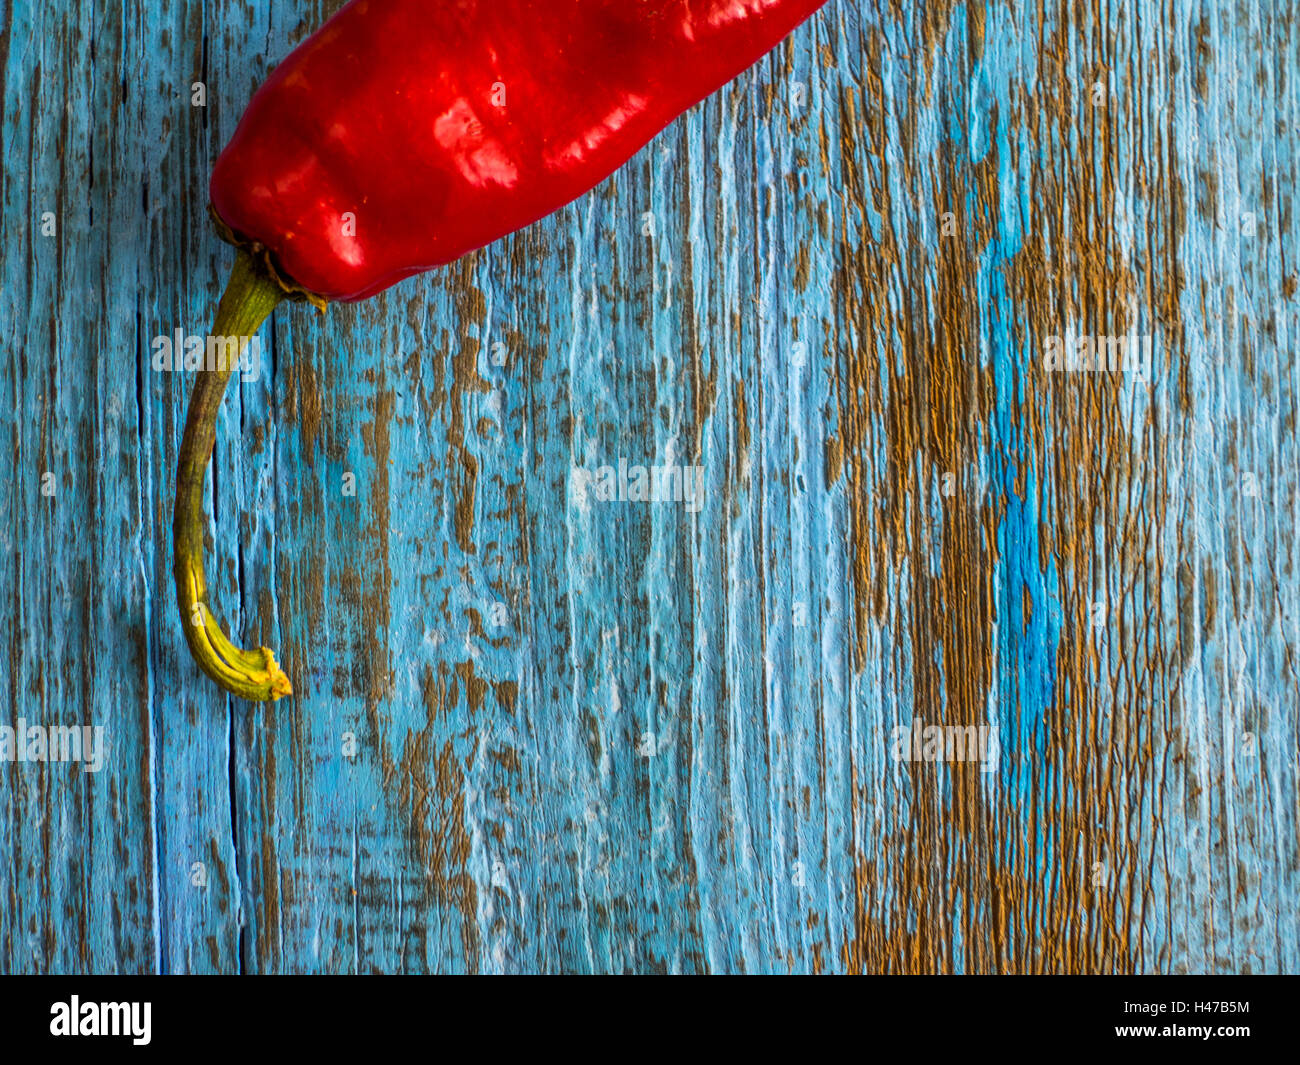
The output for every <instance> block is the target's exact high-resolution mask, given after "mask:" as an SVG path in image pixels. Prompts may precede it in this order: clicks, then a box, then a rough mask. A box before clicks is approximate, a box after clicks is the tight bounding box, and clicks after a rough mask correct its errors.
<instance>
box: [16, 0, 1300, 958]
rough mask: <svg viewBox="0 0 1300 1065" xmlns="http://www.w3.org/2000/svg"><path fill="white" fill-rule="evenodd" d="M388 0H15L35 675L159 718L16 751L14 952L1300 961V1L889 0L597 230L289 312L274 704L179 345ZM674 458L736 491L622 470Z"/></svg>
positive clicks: (766, 82)
mask: <svg viewBox="0 0 1300 1065" xmlns="http://www.w3.org/2000/svg"><path fill="white" fill-rule="evenodd" d="M337 6H338V2H337V0H322V2H317V3H308V2H299V0H294V2H279V3H275V4H271V3H269V2H268V0H254V2H250V3H239V4H219V5H211V4H208V5H205V4H200V3H194V2H190V0H147V2H145V3H142V4H136V5H116V4H94V5H91V4H81V5H79V6H77V5H62V4H50V3H37V2H35V0H4V2H3V3H0V12H3V40H2V42H0V68H2V69H3V72H4V113H3V125H2V127H0V137H2V138H3V160H4V168H3V189H2V192H0V198H2V202H3V221H2V225H3V234H2V235H0V236H2V240H0V248H2V249H3V250H2V251H0V254H2V255H3V265H4V271H3V273H4V284H3V288H0V335H3V336H4V338H5V358H4V361H3V366H0V419H3V424H2V425H0V429H2V430H3V440H4V447H3V450H4V452H5V454H6V456H7V458H6V459H5V460H4V462H3V464H0V511H3V514H4V521H3V523H0V550H2V552H3V554H2V557H0V618H2V619H3V625H4V631H3V635H4V651H3V655H2V656H0V673H2V674H3V676H4V685H3V692H4V695H3V698H4V715H5V716H4V719H3V720H4V721H7V722H8V723H10V724H12V723H14V722H15V721H16V720H17V719H18V718H19V717H23V718H25V719H26V720H27V721H28V722H43V723H54V722H62V723H92V722H93V723H96V724H101V725H103V726H104V727H105V728H106V730H107V734H108V737H109V743H110V751H109V757H108V763H107V765H106V766H105V768H104V769H103V770H102V771H101V772H100V773H99V774H97V775H90V774H86V773H84V772H83V771H82V769H81V768H79V767H77V766H71V765H34V764H30V763H28V764H3V765H0V864H2V865H3V876H2V877H0V970H3V971H20V972H28V971H37V970H42V971H45V970H52V971H61V972H62V971H85V970H94V971H125V972H134V971H150V970H162V971H166V972H213V971H216V972H227V973H230V972H240V971H243V972H283V971H320V972H354V971H360V972H373V971H385V972H387V971H399V972H420V971H427V970H435V971H443V972H462V971H468V972H496V971H532V970H545V971H575V972H583V971H601V972H608V971H614V972H622V971H661V970H666V971H673V972H676V971H696V970H708V971H736V970H744V971H749V972H757V971H787V970H792V971H843V970H849V971H860V970H867V971H901V972H920V971H949V970H955V971H966V972H993V971H998V972H1002V971H1008V972H1018V971H1064V970H1075V971H1105V972H1110V971H1127V970H1141V971H1174V972H1184V971H1191V972H1268V971H1279V970H1291V971H1294V970H1296V969H1297V968H1300V929H1298V926H1297V909H1298V907H1297V902H1298V901H1300V868H1298V867H1297V863H1298V860H1300V824H1298V823H1300V815H1298V809H1297V803H1298V802H1300V787H1298V786H1297V776H1298V774H1300V768H1298V766H1297V714H1298V708H1297V703H1298V702H1300V700H1298V697H1297V686H1298V683H1300V682H1298V679H1297V661H1296V648H1297V643H1298V642H1300V571H1298V570H1297V547H1296V539H1295V529H1296V525H1297V521H1298V519H1300V499H1298V498H1297V465H1298V460H1300V448H1298V446H1297V438H1296V432H1297V405H1298V402H1300V391H1298V390H1300V375H1298V372H1297V369H1296V360H1295V357H1294V349H1295V342H1296V335H1297V328H1298V326H1297V310H1298V307H1297V299H1296V293H1297V282H1298V274H1297V270H1298V267H1297V262H1296V249H1297V247H1300V245H1298V244H1297V241H1296V238H1297V236H1298V234H1297V227H1298V226H1300V217H1298V216H1297V214H1296V211H1295V208H1294V204H1293V190H1294V188H1295V183H1296V178H1297V159H1296V147H1297V123H1300V99H1298V94H1300V85H1298V84H1297V81H1296V78H1297V73H1298V72H1300V71H1298V66H1300V64H1298V62H1297V60H1298V58H1300V56H1298V55H1297V47H1298V44H1300V29H1297V27H1296V25H1295V23H1296V20H1297V17H1298V16H1300V11H1297V8H1296V5H1295V4H1294V3H1293V2H1290V0H1260V2H1258V3H1245V2H1242V3H1232V2H1228V0H1218V2H1217V3H1216V2H1195V0H1093V2H1089V3H1069V2H1066V0H1037V2H1031V3H1018V2H1016V3H1012V2H1001V3H992V4H988V5H981V4H972V5H959V4H954V3H950V2H948V0H941V2H933V3H926V4H921V3H915V4H914V3H910V2H905V0H892V2H886V0H881V2H880V3H874V2H873V3H866V2H863V0H831V2H830V3H829V4H828V6H827V7H826V8H825V9H824V10H823V11H822V12H821V14H819V15H818V16H817V17H815V18H814V19H813V20H812V22H811V23H809V24H808V25H806V26H804V27H803V28H802V29H801V30H800V31H799V32H798V33H797V34H796V35H795V36H794V38H793V39H792V40H791V41H790V42H788V43H787V45H786V46H783V47H782V48H780V49H779V50H778V51H777V52H776V53H774V54H773V55H771V56H769V57H768V58H767V59H766V60H764V61H763V62H762V63H761V64H759V66H758V67H756V68H755V69H754V70H753V71H751V72H750V73H749V74H748V75H746V76H745V77H743V78H741V79H740V80H738V81H737V82H735V83H734V84H733V85H731V86H730V87H728V88H727V89H726V90H724V91H723V92H722V93H720V94H718V95H717V96H715V97H713V98H712V99H710V100H709V101H707V102H706V103H705V104H704V105H703V106H701V107H699V108H697V109H695V110H694V111H692V112H691V113H690V114H689V116H688V117H687V118H685V119H684V120H683V121H681V122H679V123H677V124H676V125H674V126H673V127H671V128H670V129H669V130H668V131H666V132H665V133H664V134H663V135H662V136H661V137H659V138H658V139H657V140H656V141H655V142H654V143H653V144H652V145H651V146H650V147H649V148H647V149H646V150H645V151H644V152H642V153H641V154H640V155H639V156H637V157H636V158H635V159H634V160H633V161H632V162H631V163H629V164H628V165H627V166H626V167H625V168H624V169H623V170H622V171H620V172H619V173H618V174H617V175H616V176H615V177H614V178H613V179H612V180H610V181H609V182H607V183H606V184H604V185H602V186H601V187H600V188H599V189H598V190H596V191H595V192H594V193H592V194H591V195H589V196H586V197H584V198H583V199H581V200H579V201H578V202H576V203H575V204H573V205H572V206H570V207H568V208H566V209H565V210H563V211H561V212H560V213H559V214H557V215H556V216H554V217H552V218H550V219H548V220H546V221H544V222H542V223H540V224H538V225H536V226H533V227H532V228H530V229H528V230H527V231H525V232H522V233H520V234H517V235H516V236H514V237H512V238H510V239H507V240H504V241H502V242H500V243H498V244H496V245H494V246H492V247H490V248H488V249H485V250H483V251H482V252H479V253H477V254H475V255H473V256H471V257H469V258H468V259H466V260H464V261H462V262H461V263H459V264H457V265H456V266H454V267H451V268H448V269H444V270H441V271H438V272H436V273H434V274H431V275H428V276H426V277H423V278H419V279H414V280H411V281H408V282H406V283H404V284H402V285H400V286H399V287H397V288H395V289H393V290H391V291H389V292H388V293H387V294H385V295H384V296H382V297H380V298H378V299H375V300H373V301H371V302H369V303H366V304H364V305H361V306H358V307H334V308H332V309H330V311H329V312H328V314H327V315H326V316H325V317H324V318H323V319H320V318H317V317H316V316H315V315H314V314H313V313H312V312H311V311H310V310H308V309H304V308H302V307H295V308H291V309H284V310H280V311H277V312H276V314H275V316H274V319H273V322H272V323H271V324H270V325H268V326H267V327H266V329H265V330H264V331H263V338H264V341H265V344H266V346H267V350H268V360H269V361H268V365H267V366H266V367H265V370H266V372H264V373H263V374H262V375H261V377H260V379H259V380H258V381H256V382H252V383H248V384H242V385H239V386H238V387H237V388H233V389H232V391H231V393H230V394H229V395H228V396H227V400H226V405H225V407H224V412H223V422H222V426H221V434H220V436H219V442H218V457H217V463H216V474H215V478H212V479H210V481H209V483H210V485H212V486H213V495H214V506H215V519H214V525H213V530H214V535H215V537H216V547H215V555H214V557H213V560H212V561H211V562H210V566H212V567H213V568H214V570H215V572H214V579H215V585H216V588H217V604H218V608H219V610H220V611H221V612H222V613H223V614H224V615H225V616H226V617H227V618H230V619H231V620H232V621H233V622H234V624H235V627H236V631H237V632H238V633H240V634H241V635H242V636H243V637H244V638H245V639H246V640H249V641H253V640H258V639H262V640H264V641H265V642H267V643H269V644H270V645H271V646H273V647H276V648H277V649H278V650H279V651H280V652H281V656H282V660H283V661H284V662H285V664H286V666H287V669H288V671H289V673H290V675H291V676H292V677H293V678H294V681H295V684H296V686H297V691H298V694H297V696H296V697H295V698H293V699H292V700H285V701H283V702H281V703H280V704H278V705H276V706H273V707H253V708H250V707H248V706H247V705H245V704H242V703H241V704H232V703H230V702H228V701H227V700H226V699H224V698H222V697H220V696H219V695H218V694H217V692H216V691H215V690H214V688H213V686H212V685H211V684H209V683H208V682H207V681H206V679H204V678H203V677H202V676H200V675H199V674H198V673H197V671H196V670H195V669H194V667H193V666H192V664H191V663H190V661H189V658H188V656H187V654H186V652H185V648H184V644H183V641H182V639H181V634H180V632H179V630H178V625H177V620H176V618H175V616H174V605H173V598H172V589H171V585H170V574H169V550H170V507H171V501H172V500H171V479H172V476H173V468H174V463H175V458H176V448H177V443H178V440H179V435H180V426H181V420H182V417H183V410H184V403H185V400H186V398H187V396H188V392H189V387H190V383H191V382H190V380H189V379H188V378H186V377H185V376H183V375H181V376H177V375H165V374H158V373H156V372H154V371H153V370H152V369H151V367H150V364H149V344H150V342H151V339H152V338H153V337H155V336H157V335H160V334H169V333H171V332H172V331H173V330H175V329H176V328H177V327H183V328H184V329H185V330H186V331H187V332H189V333H203V332H204V331H205V330H206V329H207V327H208V323H209V319H210V315H211V312H212V310H213V308H214V307H215V304H216V299H217V296H218V294H219V292H220V286H221V284H222V281H223V279H224V275H225V272H226V271H227V270H228V268H229V264H230V261H231V254H230V252H229V249H227V248H226V247H225V246H223V245H221V244H220V243H219V242H218V240H217V239H216V238H215V236H214V235H213V233H212V230H211V228H210V226H209V224H208V222H207V219H206V216H205V206H206V196H205V190H206V182H207V177H208V174H209V172H210V168H211V164H212V161H213V159H214V157H215V153H216V152H217V151H219V150H220V148H221V147H222V146H223V145H224V143H225V141H226V139H227V138H228V136H229V135H230V133H231V131H232V129H233V127H234V123H235V122H236V120H237V119H238V116H239V113H240V111H241V109H242V107H243V106H244V104H245V103H246V101H247V99H248V97H249V95H250V93H251V91H252V89H253V88H254V87H255V86H256V85H257V84H258V83H259V82H260V81H261V80H262V78H263V77H264V76H265V75H266V73H267V71H268V69H269V68H270V66H271V65H273V63H274V62H275V61H276V60H277V59H279V58H280V57H282V56H283V55H285V54H286V53H287V52H288V50H289V49H290V48H291V47H292V46H293V45H294V44H295V43H296V42H298V41H299V40H301V39H302V38H303V37H304V36H305V35H306V34H307V33H309V32H310V31H311V30H312V29H314V28H315V27H317V26H318V25H320V24H321V22H322V21H323V20H324V18H325V17H326V16H327V15H328V14H329V13H331V12H332V11H333V10H335V9H336V8H337ZM199 80H202V81H204V82H206V84H207V86H208V92H209V98H208V105H207V107H206V108H196V107H193V106H191V84H192V83H193V82H194V81H199ZM45 212H52V213H53V214H54V215H55V216H56V218H57V223H58V232H57V235H55V236H45V235H43V234H42V231H41V219H42V217H43V216H44V214H45ZM1129 332H1134V333H1136V334H1140V335H1146V336H1150V337H1151V338H1152V349H1153V364H1152V373H1151V375H1150V378H1149V379H1148V380H1145V381H1144V380H1140V379H1139V378H1137V377H1136V376H1135V375H1132V374H1125V373H1096V372H1094V373H1077V372H1076V373H1051V372H1048V371H1047V370H1046V369H1045V367H1044V364H1043V350H1044V344H1045V343H1046V342H1047V338H1048V337H1050V336H1054V335H1069V334H1112V335H1113V334H1125V333H1129ZM498 345H499V346H498ZM620 457H623V458H625V459H626V460H627V461H628V462H629V463H646V464H650V463H655V462H657V463H665V462H670V461H671V462H677V463H682V464H699V465H701V466H703V468H704V485H705V500H704V505H703V506H702V508H700V510H699V511H698V513H691V512H690V510H689V509H688V508H686V507H684V506H681V505H669V504H653V505H652V504H646V503H636V502H629V503H600V502H596V501H592V500H591V499H588V500H587V501H586V502H585V503H584V502H583V501H582V500H581V499H580V498H578V497H577V495H576V494H575V492H574V491H573V486H572V484H571V479H572V478H571V471H572V470H573V468H574V467H584V468H592V467H598V466H600V465H603V464H606V463H608V464H613V465H616V464H617V463H618V460H619V458H620ZM46 473H52V474H53V475H54V476H53V478H52V479H50V480H47V481H46V482H44V483H47V484H48V483H53V485H54V486H55V493H54V495H53V496H49V495H43V494H42V492H41V487H42V483H43V481H42V477H43V475H44V474H46ZM349 473H350V474H352V475H354V477H355V483H356V494H355V495H348V494H345V491H344V486H345V483H346V482H345V475H347V474H349ZM914 718H920V719H922V720H924V721H925V722H927V723H966V724H986V725H989V726H991V727H992V728H994V729H995V730H996V733H997V735H998V737H999V740H1000V745H1001V756H1000V759H999V760H998V762H997V764H996V767H995V770H994V771H993V772H982V771H981V767H979V766H976V765H970V764H943V763H940V764H931V763H922V762H900V761H898V760H896V759H894V758H892V757H891V751H890V741H891V734H892V733H891V730H892V729H893V728H895V727H896V726H898V725H900V724H901V725H908V724H909V723H911V722H912V721H913V719H914ZM349 734H351V735H352V736H353V737H355V751H354V752H353V751H352V747H351V746H350V741H349ZM205 878H206V879H205Z"/></svg>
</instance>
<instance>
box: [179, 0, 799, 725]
mask: <svg viewBox="0 0 1300 1065" xmlns="http://www.w3.org/2000/svg"><path fill="white" fill-rule="evenodd" d="M824 2H825V0H485V2H477V0H443V2H435V0H354V2H353V3H351V4H348V5H347V7H345V8H343V9H342V10H341V11H340V12H339V13H338V14H337V15H335V16H334V18H332V19H331V20H330V21H329V22H328V23H326V24H325V26H324V27H322V28H321V29H320V30H319V31H318V32H317V33H316V34H314V35H313V36H312V37H310V38H309V39H308V40H307V41H305V42H304V43H303V44H302V45H300V46H299V47H298V48H297V49H296V50H295V51H294V52H293V53H292V54H291V55H290V56H289V57H288V58H287V59H286V60H285V61H284V62H283V63H281V64H280V66H278V67H277V68H276V69H275V71H274V72H273V73H272V75H271V77H270V78H269V79H268V80H267V82H266V84H265V85H263V86H262V88H261V89H260V90H258V92H257V93H256V95H255V96H254V97H253V100H252V102H251V103H250V104H249V106H248V110H247V111H246V112H245V113H244V116H243V118H242V119H241V120H240V123H239V127H238V129H237V130H236V131H235V135H234V137H233V138H232V139H231V141H230V144H229V145H228V146H227V147H226V150H225V151H224V152H222V153H221V156H220V158H219V159H218V160H217V164H216V167H215V169H214V171H213V174H212V184H211V190H210V191H211V199H212V209H213V214H214V218H215V219H216V221H217V224H218V227H219V228H220V229H221V230H222V232H223V234H224V235H225V236H226V237H227V238H228V239H230V240H231V241H232V242H234V243H236V244H237V245H239V247H240V254H239V258H238V261H237V262H236V266H235V271H234V273H233V274H232V277H231V281H230V284H229V286H228V287H227V290H226V293H225V295H223V297H222V301H221V306H220V307H219V308H218V312H217V321H216V323H215V325H214V327H213V332H214V334H216V335H218V336H229V335H234V336H251V335H252V334H253V333H254V332H255V331H256V330H257V328H258V326H259V325H260V323H261V321H262V319H263V318H265V316H266V315H267V314H269V313H270V311H271V309H272V308H273V307H274V306H275V304H276V303H277V302H279V300H281V299H284V298H286V297H288V298H301V299H309V300H311V301H312V302H313V303H315V304H317V305H318V306H323V305H324V302H325V301H327V300H343V301H352V300H359V299H364V298H365V297H367V296H371V295H374V294H375V293H376V292H379V291H381V290H382V289H385V288H387V287H388V286H389V285H392V284H394V283H395V282H397V281H400V280H401V279H402V278H404V277H408V276H409V275H411V274H415V273H419V272H420V271H423V270H428V269H430V268H431V267H434V266H438V265H441V264H443V263H447V262H450V261H452V260H453V259H456V258H458V257H460V256H461V255H464V254H465V253H466V252H468V251H471V250H473V249H474V248H479V247H482V246H483V245H484V244H488V243H490V242H491V241H493V240H495V239H497V238H498V237H500V236H503V235H504V234H506V233H510V232H513V231H514V230H516V229H519V228H521V227H523V226H526V225H528V224H529V223H531V222H533V221H536V220H537V219H539V218H541V217H543V216H544V215H546V214H549V213H550V212H552V211H554V210H556V209H557V208H559V207H562V206H563V205H564V204H566V203H568V202H570V201H571V200H573V199H575V198H576V197H578V196H580V195H582V194H583V193H584V192H586V191H588V190H589V189H591V188H592V187H593V186H595V185H597V184H598V183H600V182H601V181H603V180H604V179H605V178H606V177H608V176H609V175H610V174H611V173H612V172H613V171H614V170H616V169H617V168H618V167H619V166H621V165H622V164H623V163H624V162H625V161H626V160H627V159H628V158H630V157H631V156H632V155H633V154H634V153H635V152H636V151H637V150H639V149H640V148H641V147H642V146H644V145H645V144H646V142H647V141H649V140H650V139H651V138H652V137H653V136H654V135H655V134H656V133H658V132H659V131H660V130H661V129H663V128H664V126H666V125H667V124H668V123H669V122H671V121H672V120H673V119H674V118H676V117H677V116H678V115H680V114H681V112H682V111H684V110H685V109H686V108H688V107H690V106H691V105H692V104H694V103H696V102H698V101H699V100H701V99H703V98H704V97H705V96H707V95H709V94H710V93H711V92H713V91H714V90H716V89H718V88H719V87H720V86H722V85H723V84H725V83H726V82H727V81H729V80H730V79H731V78H733V77H735V76H736V75H737V74H739V73H740V72H741V71H743V70H745V69H746V68H747V67H749V66H750V65H751V64H752V63H754V62H755V60H757V59H758V58H759V57H760V56H762V55H763V54H764V53H766V52H767V51H769V50H770V49H771V48H772V47H774V46H775V45H776V44H777V43H778V42H780V41H781V39H782V38H784V37H785V36H786V35H787V34H788V33H789V32H790V31H791V30H793V29H794V28H795V27H796V26H798V25H799V23H801V22H802V21H803V20H804V19H806V18H807V17H808V16H809V15H811V14H812V13H813V12H814V11H815V10H816V9H817V8H819V7H821V6H822V4H823V3H824ZM228 377H229V370H227V371H226V372H225V373H224V374H223V373H222V372H221V371H217V372H207V373H204V374H202V375H201V376H200V378H199V381H198V383H197V384H196V386H195V391H194V395H193V398H192V399H191V404H190V410H189V413H188V416H187V418H186V426H185V435H184V439H183V441H182V445H181V455H180V471H179V474H178V481H177V500H176V512H175V519H174V523H173V533H174V540H175V565H174V572H175V577H176V587H177V596H178V600H179V603H180V608H181V614H182V618H183V620H184V621H185V622H186V633H187V638H188V640H189V644H190V648H191V650H192V651H193V653H194V655H195V658H196V659H197V660H198V663H199V665H200V666H201V667H202V668H203V669H204V670H205V671H206V672H207V673H209V674H210V675H211V676H212V677H214V678H215V679H216V680H217V681H218V682H219V683H221V684H222V685H223V686H224V687H226V688H227V689H228V690H230V691H232V692H234V693H235V694H238V695H242V696H244V697H245V698H249V699H275V698H279V697H280V696H281V695H284V694H287V693H288V692H289V691H290V686H289V681H288V678H287V677H286V676H285V675H284V673H283V671H282V670H280V668H279V666H278V665H276V663H275V658H274V656H273V655H272V654H271V652H270V651H269V650H267V649H266V648H260V649H258V650H256V651H243V650H241V649H239V648H237V647H235V646H234V645H233V644H231V643H230V641H229V640H228V639H227V638H226V637H225V635H224V633H223V632H222V630H221V628H220V626H219V625H218V624H217V622H216V620H215V619H214V618H213V617H212V614H211V610H210V609H209V607H208V602H207V592H206V583H205V581H204V575H203V555H202V550H203V535H202V529H203V499H202V497H203V479H204V475H205V472H206V469H207V464H208V461H209V459H210V458H211V453H212V444H213V440H214V438H215V418H216V412H217V409H218V408H219V406H220V403H221V395H222V392H223V391H224V389H225V384H226V380H227V379H228Z"/></svg>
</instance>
